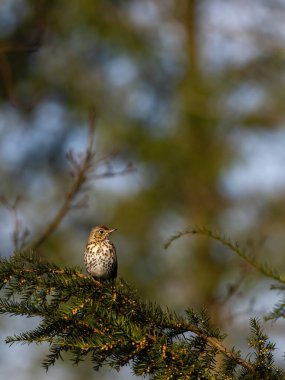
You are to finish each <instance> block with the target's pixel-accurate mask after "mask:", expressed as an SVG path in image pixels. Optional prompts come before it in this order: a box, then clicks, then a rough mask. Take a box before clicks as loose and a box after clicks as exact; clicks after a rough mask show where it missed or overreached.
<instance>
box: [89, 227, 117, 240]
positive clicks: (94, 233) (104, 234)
mask: <svg viewBox="0 0 285 380" xmlns="http://www.w3.org/2000/svg"><path fill="white" fill-rule="evenodd" d="M114 231H116V228H108V227H106V226H97V227H94V228H92V230H91V232H90V236H89V241H90V240H96V241H102V240H105V239H106V238H108V236H109V235H110V234H111V233H112V232H114Z"/></svg>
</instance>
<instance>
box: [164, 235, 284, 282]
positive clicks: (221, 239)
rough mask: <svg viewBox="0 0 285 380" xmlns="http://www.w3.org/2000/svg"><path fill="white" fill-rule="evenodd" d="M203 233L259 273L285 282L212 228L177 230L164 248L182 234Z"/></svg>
mask: <svg viewBox="0 0 285 380" xmlns="http://www.w3.org/2000/svg"><path fill="white" fill-rule="evenodd" d="M196 234H198V235H204V236H207V237H209V238H211V239H213V240H216V241H218V242H220V243H221V244H222V245H223V246H224V247H227V248H229V249H230V250H231V251H232V252H234V253H236V254H237V255H238V256H240V257H241V258H242V259H244V260H245V261H247V262H248V263H249V264H250V265H252V266H253V267H254V268H255V269H257V270H258V271H259V272H260V273H262V274H263V275H264V276H266V277H269V278H272V279H273V280H276V281H280V282H282V283H285V275H282V274H279V273H277V272H276V271H275V270H274V269H273V268H272V267H270V266H269V265H268V264H263V263H260V262H258V261H257V260H256V258H255V257H254V256H252V255H250V254H249V253H247V252H246V251H245V250H244V249H242V248H240V247H239V245H238V243H234V242H232V241H230V240H229V239H227V238H225V237H224V236H222V235H220V234H219V233H218V232H214V231H212V230H209V229H207V228H204V227H203V228H201V227H197V228H193V229H190V230H186V231H184V232H178V233H177V234H176V235H174V236H172V237H171V238H170V239H169V240H168V241H167V242H166V243H165V245H164V248H165V249H167V248H168V247H169V246H170V245H171V244H172V242H173V241H174V240H177V239H179V238H180V237H182V236H185V235H196Z"/></svg>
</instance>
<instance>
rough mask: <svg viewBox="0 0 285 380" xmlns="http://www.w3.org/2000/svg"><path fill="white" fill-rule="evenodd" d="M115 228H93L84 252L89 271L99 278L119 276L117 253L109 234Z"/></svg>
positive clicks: (106, 278)
mask: <svg viewBox="0 0 285 380" xmlns="http://www.w3.org/2000/svg"><path fill="white" fill-rule="evenodd" d="M114 231H115V229H110V228H108V227H106V226H97V227H94V228H92V230H91V232H90V235H89V238H88V242H87V245H86V248H85V252H84V264H85V266H86V269H87V272H88V273H89V274H91V276H93V277H94V278H96V279H98V280H100V279H101V280H108V279H114V278H116V277H117V268H118V264H117V254H116V249H115V246H114V244H113V243H111V242H110V240H109V235H110V234H111V233H112V232H114Z"/></svg>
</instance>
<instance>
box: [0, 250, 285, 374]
mask: <svg viewBox="0 0 285 380" xmlns="http://www.w3.org/2000/svg"><path fill="white" fill-rule="evenodd" d="M0 285H1V287H2V295H3V296H2V298H1V299H0V313H2V314H4V313H5V314H8V315H26V316H28V317H32V316H37V317H40V318H41V322H40V324H39V326H38V327H36V328H35V329H34V330H31V331H27V332H23V333H21V334H18V335H15V336H12V337H8V338H7V339H6V342H7V343H9V344H13V343H16V342H22V343H41V342H48V343H49V344H50V353H49V354H48V356H47V357H46V359H45V360H44V363H43V366H44V367H45V368H46V369H47V368H48V367H49V366H50V365H53V364H54V363H55V362H56V360H57V359H58V358H60V357H62V355H63V354H64V353H65V352H69V353H70V354H71V358H72V361H73V362H74V363H79V362H80V361H82V360H84V358H85V356H86V355H87V354H88V353H90V354H91V360H92V362H93V366H94V369H99V368H100V367H101V366H102V365H109V366H110V367H112V368H115V369H117V370H119V369H120V368H121V367H122V366H124V365H126V364H130V365H131V367H132V369H133V372H134V374H136V375H147V374H149V375H150V376H151V378H153V379H167V378H171V375H173V376H174V377H175V378H185V379H186V378H189V374H191V376H192V377H193V378H204V379H210V378H211V379H222V378H226V377H225V376H224V377H221V372H220V371H221V370H222V369H221V368H223V370H224V373H227V374H229V373H232V377H231V378H232V379H235V378H237V377H234V376H235V375H234V373H236V371H237V368H243V370H244V371H245V373H246V374H247V375H248V376H251V377H248V378H250V379H254V378H258V377H254V376H258V371H261V370H263V369H262V368H261V367H260V365H261V364H260V363H261V361H260V358H261V356H260V355H261V354H260V353H261V351H262V347H261V346H260V347H257V345H255V344H253V347H254V348H255V349H256V350H257V352H259V351H260V353H257V354H256V358H255V361H251V360H246V359H243V358H242V357H241V355H240V353H239V352H237V351H235V350H233V349H232V350H230V349H228V348H226V347H225V346H224V344H223V338H224V336H223V335H222V334H221V333H220V332H219V330H218V329H216V328H213V327H212V326H211V323H210V321H209V318H208V316H207V313H206V312H205V311H201V312H199V313H198V312H194V311H193V310H191V309H188V310H187V311H186V315H184V316H181V315H177V314H176V313H174V312H172V311H170V310H163V309H162V308H161V307H159V306H158V305H156V304H153V303H151V302H146V301H143V300H142V299H141V298H140V297H139V295H138V293H137V291H136V290H135V289H134V288H133V287H132V286H131V285H129V284H127V283H126V282H125V281H123V280H118V281H117V282H116V283H114V282H112V281H110V282H108V281H107V282H99V281H95V280H94V279H93V278H92V277H90V276H87V275H84V274H82V273H81V271H80V269H79V268H61V267H58V266H57V265H55V264H53V263H50V262H48V261H45V260H43V259H41V258H39V257H38V256H37V255H34V254H32V253H29V254H27V253H20V254H17V255H15V256H13V257H12V258H11V259H10V260H7V259H2V260H1V261H0ZM256 330H257V328H256ZM261 335H262V334H261V331H256V337H261ZM262 339H263V341H264V342H266V337H264V336H263V335H262ZM257 341H258V340H256V342H257ZM254 342H255V341H254ZM265 344H267V343H265ZM266 347H267V348H270V347H271V346H268V345H267V346H266ZM258 350H259V351H258ZM218 354H222V356H223V357H224V358H225V360H224V364H223V366H222V367H221V368H219V369H217V366H218V364H217V363H216V357H217V355H218ZM269 359H270V358H268V361H267V363H268V365H269V364H270V368H271V370H272V374H276V373H277V374H278V373H279V372H278V371H279V370H278V369H275V368H274V366H273V362H272V363H271V362H270V360H269ZM271 359H272V358H271ZM280 373H281V372H280ZM278 376H279V375H278ZM273 378H274V377H273V375H272V377H269V378H268V379H273ZM277 378H278V377H276V379H277ZM279 378H280V379H281V377H279Z"/></svg>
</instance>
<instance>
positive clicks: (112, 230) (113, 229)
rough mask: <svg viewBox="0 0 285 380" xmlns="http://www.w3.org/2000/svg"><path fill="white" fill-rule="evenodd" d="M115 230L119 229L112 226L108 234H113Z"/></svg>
mask: <svg viewBox="0 0 285 380" xmlns="http://www.w3.org/2000/svg"><path fill="white" fill-rule="evenodd" d="M114 231H117V228H112V229H111V230H109V231H108V234H111V233H112V232H114Z"/></svg>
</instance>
